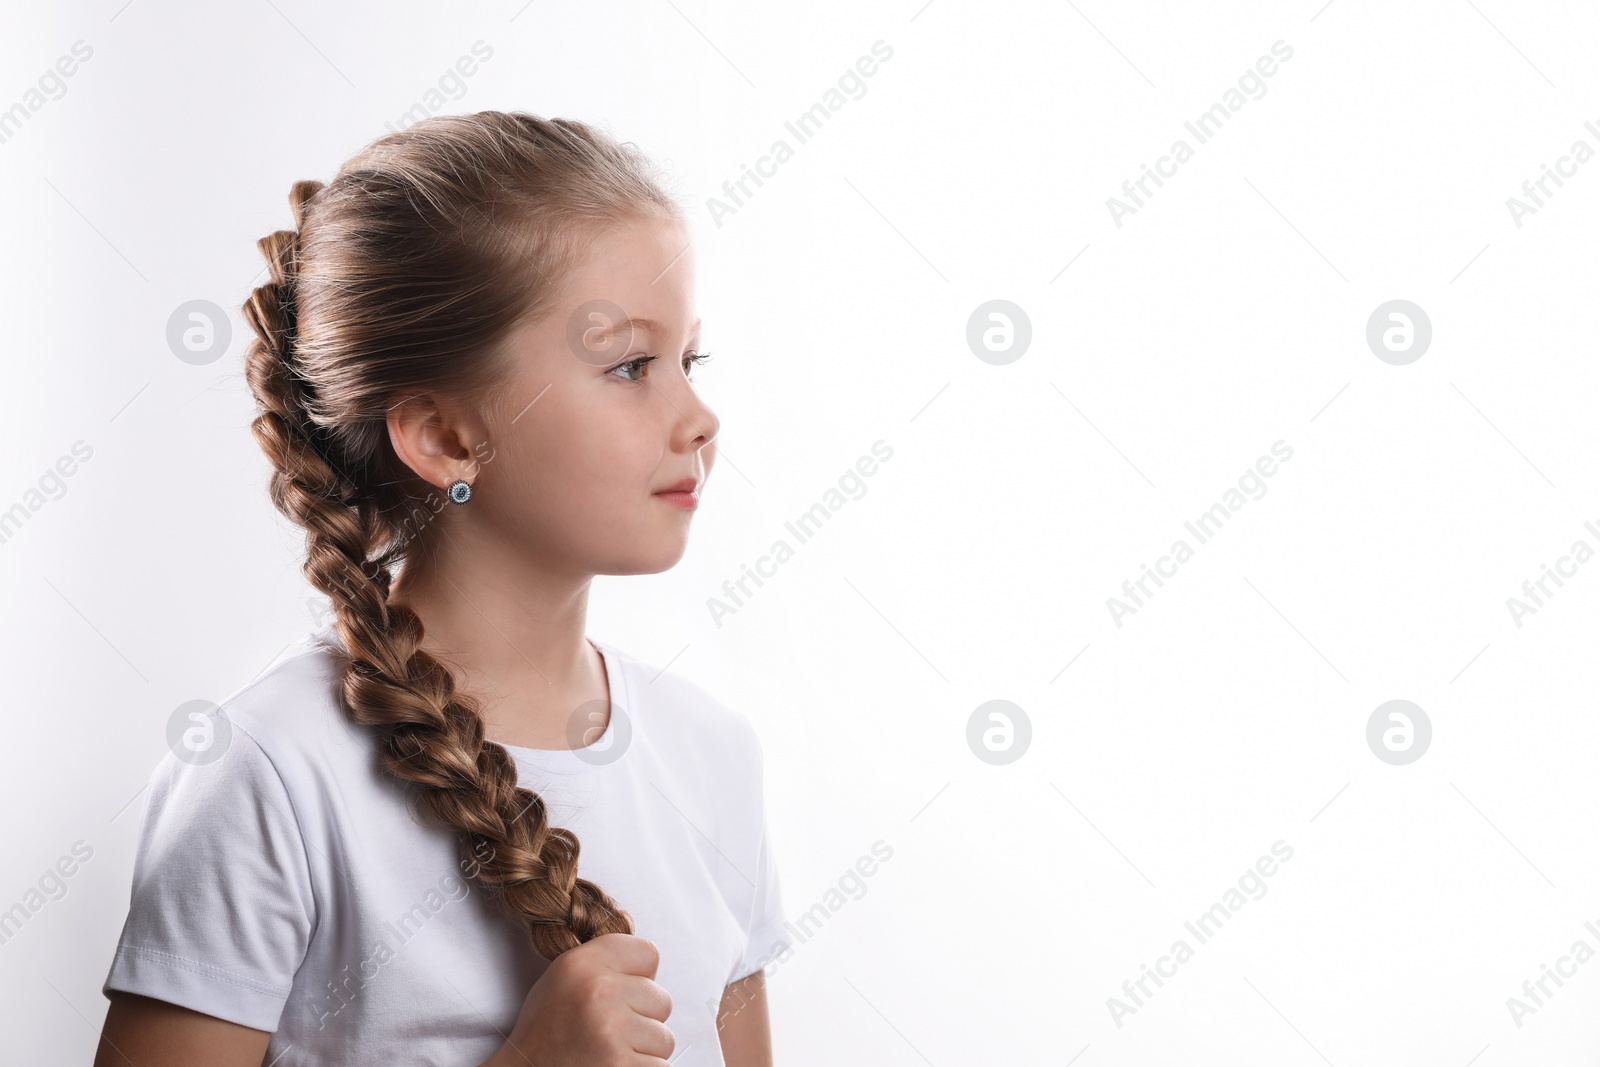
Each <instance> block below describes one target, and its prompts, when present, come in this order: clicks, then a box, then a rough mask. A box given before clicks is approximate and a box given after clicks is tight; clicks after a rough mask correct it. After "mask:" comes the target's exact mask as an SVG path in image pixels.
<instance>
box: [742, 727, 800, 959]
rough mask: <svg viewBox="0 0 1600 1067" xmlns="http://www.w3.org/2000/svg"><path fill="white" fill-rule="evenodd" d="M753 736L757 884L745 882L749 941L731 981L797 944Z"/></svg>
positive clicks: (754, 875)
mask: <svg viewBox="0 0 1600 1067" xmlns="http://www.w3.org/2000/svg"><path fill="white" fill-rule="evenodd" d="M750 737H751V739H752V742H753V744H754V751H755V757H754V764H755V767H754V770H755V774H754V788H753V794H754V795H753V798H752V809H753V815H754V820H755V822H756V824H757V842H756V847H755V850H754V858H753V860H752V863H751V867H752V870H751V877H752V878H753V879H754V885H743V888H744V890H745V893H746V895H747V896H748V898H749V900H748V906H747V908H746V910H745V916H744V930H745V933H746V935H747V941H746V945H745V951H744V956H743V957H742V958H741V959H740V960H739V965H738V966H737V967H736V968H734V971H733V973H732V974H731V975H729V976H728V982H729V983H730V984H731V983H733V982H737V981H738V980H739V979H741V978H746V977H748V976H749V975H751V974H754V973H755V972H756V971H758V970H761V969H763V968H765V967H767V966H769V965H771V964H772V963H773V962H774V961H776V960H777V959H778V958H779V957H780V956H783V955H785V954H786V953H787V952H788V951H789V950H790V949H791V948H792V947H793V945H794V939H793V938H792V937H791V936H790V934H789V931H788V928H787V925H786V921H785V919H784V914H783V892H782V886H781V885H780V884H779V880H778V863H777V857H776V855H775V853H774V850H773V847H772V836H771V833H770V831H769V829H768V826H767V817H766V800H765V796H764V789H765V785H764V778H765V775H764V768H763V764H764V757H763V755H762V750H761V744H760V741H759V740H755V734H754V731H751V734H750Z"/></svg>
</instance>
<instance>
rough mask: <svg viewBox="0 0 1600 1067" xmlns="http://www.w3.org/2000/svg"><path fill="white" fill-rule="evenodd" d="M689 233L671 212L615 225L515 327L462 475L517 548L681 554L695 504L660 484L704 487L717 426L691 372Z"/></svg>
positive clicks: (663, 559) (664, 561)
mask: <svg viewBox="0 0 1600 1067" xmlns="http://www.w3.org/2000/svg"><path fill="white" fill-rule="evenodd" d="M688 246H689V238H688V235H687V233H686V232H685V231H684V229H683V228H682V226H681V225H680V224H677V223H672V222H659V221H652V222H635V223H629V224H626V225H623V226H620V227H617V228H613V229H612V230H610V231H609V232H607V233H606V234H605V235H604V236H603V237H602V238H601V239H600V240H598V242H597V243H596V244H595V245H593V246H592V250H591V254H590V256H589V259H588V261H587V263H585V264H584V265H582V266H581V268H580V269H579V271H578V272H577V274H575V275H574V276H573V277H572V278H571V284H570V286H569V288H568V290H567V293H568V299H567V301H566V303H564V304H563V305H562V306H561V307H559V308H558V309H557V310H556V311H554V312H553V313H551V314H549V315H546V316H545V317H544V318H542V319H540V320H538V321H536V322H531V323H527V324H524V325H523V326H522V327H521V328H520V329H519V330H518V331H517V332H516V333H514V334H513V335H512V336H511V337H510V338H509V339H508V342H507V350H506V355H507V356H508V357H509V359H510V362H511V364H512V370H511V372H510V379H509V381H508V383H507V386H506V393H505V395H504V396H503V397H500V398H499V400H500V404H499V407H500V411H501V412H503V415H502V416H501V417H499V418H498V419H496V421H495V422H493V423H492V424H491V425H490V426H489V427H488V440H487V444H488V446H489V448H488V449H484V448H482V447H481V446H480V448H479V449H478V452H479V455H478V462H479V464H480V467H479V469H478V471H477V476H476V477H472V476H471V475H470V474H469V475H468V480H469V481H471V482H472V484H473V495H472V500H471V502H470V503H469V504H468V507H469V508H474V509H478V511H479V514H478V515H476V516H473V517H474V518H475V519H478V520H480V521H483V522H486V523H488V524H489V525H490V527H491V528H492V529H493V530H494V532H495V534H497V535H499V536H498V537H497V538H496V540H499V539H500V538H501V537H503V538H505V539H506V540H507V541H508V542H509V545H508V547H510V548H512V549H513V550H514V551H515V552H517V553H518V554H520V553H521V552H524V551H530V550H531V551H533V552H536V553H537V554H538V556H539V558H540V559H541V560H546V561H549V562H550V563H551V564H552V565H553V566H554V567H555V568H556V569H558V570H559V569H567V570H570V571H572V572H573V573H582V574H650V573H655V572H658V571H663V570H666V569H668V568H669V567H671V566H672V565H673V564H675V563H677V561H678V560H679V559H680V558H682V556H683V553H684V550H685V548H686V547H687V546H688V539H689V524H690V521H691V520H692V518H693V516H694V508H693V507H692V506H684V504H685V498H684V497H683V496H682V495H681V494H680V495H678V496H675V497H668V496H664V495H662V494H663V492H664V491H666V490H669V489H672V488H675V487H677V486H678V484H679V483H681V482H686V481H692V482H693V483H695V485H696V487H697V491H698V490H701V489H703V488H704V484H705V480H706V477H707V475H709V474H710V473H711V466H712V463H713V462H714V460H715V459H716V446H715V444H714V443H713V442H714V441H715V438H716V436H717V431H718V429H719V426H720V424H719V422H718V420H717V416H716V415H715V414H714V413H713V412H712V411H711V409H710V408H709V407H707V406H706V404H705V403H704V402H703V401H702V400H701V399H700V397H699V396H698V395H696V393H695V387H694V385H693V383H692V381H691V378H690V375H691V373H692V372H693V371H694V368H695V364H696V362H697V360H696V358H695V357H696V356H698V355H699V351H698V346H699V343H700V323H699V321H698V319H697V316H696V315H695V312H694V253H693V250H692V249H690V248H689V247H688ZM480 502H481V503H480ZM447 506H448V505H447ZM463 510H465V509H463ZM463 517H464V516H463Z"/></svg>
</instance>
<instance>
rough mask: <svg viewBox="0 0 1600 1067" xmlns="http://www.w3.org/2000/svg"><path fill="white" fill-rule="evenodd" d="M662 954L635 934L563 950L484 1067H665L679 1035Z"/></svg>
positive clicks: (606, 937)
mask: <svg viewBox="0 0 1600 1067" xmlns="http://www.w3.org/2000/svg"><path fill="white" fill-rule="evenodd" d="M660 961H661V953H660V951H659V950H658V949H657V948H656V946H655V943H654V942H652V941H648V940H646V939H645V938H642V937H637V936H635V935H633V934H602V935H601V936H599V937H597V938H595V939H594V940H592V941H586V942H584V943H583V944H581V945H579V946H578V947H577V948H574V949H569V950H567V951H566V952H563V953H562V954H561V955H559V956H557V957H556V959H555V962H553V963H552V964H550V966H549V968H548V969H547V970H546V971H545V973H544V974H543V975H542V976H540V978H539V980H538V981H537V982H535V983H534V984H533V988H532V989H530V990H528V996H527V999H526V1000H524V1001H523V1002H522V1013H521V1014H520V1015H519V1016H518V1017H517V1025H516V1026H515V1027H513V1028H512V1030H511V1037H510V1038H509V1039H508V1040H507V1041H506V1043H505V1044H504V1045H502V1046H500V1049H499V1050H498V1051H497V1052H496V1053H495V1054H494V1055H493V1056H492V1057H490V1058H489V1060H488V1061H487V1062H486V1063H485V1064H483V1067H668V1064H667V1057H668V1056H670V1055H672V1049H673V1046H674V1045H675V1044H676V1042H675V1041H674V1039H673V1036H672V1031H671V1030H669V1029H668V1028H667V1022H666V1020H667V1016H668V1015H669V1014H670V1013H671V1012H672V996H671V994H669V993H668V992H667V991H666V990H665V989H663V988H662V987H661V986H659V985H657V984H656V982H655V974H656V966H657V965H658V964H659V963H660Z"/></svg>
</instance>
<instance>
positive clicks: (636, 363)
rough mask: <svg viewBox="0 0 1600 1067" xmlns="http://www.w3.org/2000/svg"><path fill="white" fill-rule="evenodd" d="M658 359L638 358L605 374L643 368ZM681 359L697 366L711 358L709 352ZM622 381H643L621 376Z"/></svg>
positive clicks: (691, 379)
mask: <svg viewBox="0 0 1600 1067" xmlns="http://www.w3.org/2000/svg"><path fill="white" fill-rule="evenodd" d="M660 358H661V357H660V356H640V357H639V358H638V359H630V360H628V362H626V363H618V364H617V365H616V366H615V367H612V368H611V369H610V370H609V371H607V372H606V373H608V374H616V372H617V371H619V370H622V369H623V368H624V367H643V366H644V365H645V364H647V363H653V362H655V361H656V360H658V359H660ZM683 358H684V359H685V360H686V361H687V362H689V363H691V364H693V365H695V366H698V365H700V364H701V363H704V362H705V361H706V360H708V359H710V358H711V353H710V352H690V353H689V354H688V355H686V356H684V357H683ZM688 371H689V368H685V371H684V373H685V374H687V373H688ZM622 380H623V381H625V382H640V381H643V379H641V378H629V377H626V376H623V377H622ZM689 380H690V381H693V380H694V379H693V378H690V379H689Z"/></svg>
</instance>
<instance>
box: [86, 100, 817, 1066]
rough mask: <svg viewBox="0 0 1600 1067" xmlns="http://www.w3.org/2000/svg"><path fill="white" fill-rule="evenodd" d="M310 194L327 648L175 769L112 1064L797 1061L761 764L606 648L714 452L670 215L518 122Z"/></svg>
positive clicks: (147, 822)
mask: <svg viewBox="0 0 1600 1067" xmlns="http://www.w3.org/2000/svg"><path fill="white" fill-rule="evenodd" d="M289 200H290V204H291V206H292V207H293V209H294V214H295V219H296V225H297V229H295V230H280V231H278V232H276V233H273V234H271V235H269V236H267V237H265V238H263V239H262V240H261V241H260V242H259V245H260V247H261V249H262V251H263V253H264V254H265V256H266V258H267V261H268V264H269V266H270V268H271V279H270V280H269V281H268V282H267V283H266V284H264V285H262V286H260V287H259V288H257V289H256V290H255V291H254V292H253V293H252V294H251V296H250V299H249V301H248V302H247V303H246V305H245V308H244V314H245V317H246V319H247V320H248V321H249V323H250V325H251V327H252V328H253V329H254V331H255V333H256V335H257V337H256V339H255V340H252V342H251V346H250V349H249V351H248V353H247V357H246V358H247V363H248V376H249V382H250V388H251V390H252V392H253V393H254V395H255V397H256V401H257V403H258V405H259V408H260V414H259V415H258V416H257V417H256V419H255V422H254V423H253V426H252V430H253V432H254V434H255V437H256V440H257V441H258V442H259V443H260V445H261V447H262V448H263V449H264V450H265V452H266V454H267V456H268V458H269V459H270V461H271V463H272V466H273V472H272V477H271V496H272V500H273V503H274V504H275V505H276V506H277V508H278V510H279V511H281V512H282V513H283V514H284V515H285V516H286V517H288V518H289V519H290V520H292V521H293V522H295V523H296V524H298V525H300V526H302V527H304V528H305V531H306V548H307V553H306V562H305V566H304V571H305V574H306V576H307V577H308V578H309V579H310V581H311V582H312V584H314V585H315V586H316V587H317V588H318V589H320V590H321V591H322V592H323V593H324V594H326V595H327V597H328V598H329V600H330V602H331V605H332V608H333V616H332V622H331V623H329V624H328V625H327V626H324V627H323V628H322V629H320V630H317V631H314V632H312V633H310V634H308V635H307V636H306V637H305V638H304V639H303V640H302V642H301V643H300V645H299V646H298V647H297V648H296V649H295V650H294V651H293V653H292V654H291V655H289V656H287V657H286V658H284V659H283V660H282V661H281V662H279V663H277V664H276V665H275V666H273V667H272V668H270V669H269V670H268V671H267V672H266V673H265V674H263V675H262V676H261V677H259V678H258V679H256V680H255V681H254V682H252V683H251V684H249V685H247V686H245V687H244V688H243V689H240V690H239V691H237V692H235V693H234V694H233V695H232V696H230V697H229V698H228V699H227V700H225V701H223V703H222V704H221V706H220V708H219V709H217V710H216V712H215V713H214V714H212V715H209V716H207V715H197V716H194V717H193V719H194V721H193V723H192V724H191V725H190V726H189V728H188V729H186V730H184V731H183V732H182V735H181V737H180V738H177V739H175V741H174V743H173V746H172V753H171V755H169V756H166V757H164V758H163V760H162V762H161V763H160V764H159V765H158V767H157V768H156V770H155V773H154V775H153V776H152V779H151V788H150V793H149V797H148V800H147V803H146V807H145V811H144V817H143V821H142V824H141V830H140V841H139V850H138V854H137V859H136V862H135V867H134V876H133V893H132V906H131V909H130V911H129V914H128V918H127V922H126V925H125V927H124V929H123V933H122V937H121V940H120V942H119V944H118V946H117V951H116V956H115V959H114V961H113V963H112V966H111V972H110V975H109V977H108V978H107V979H106V982H105V986H104V992H105V994H106V996H107V997H109V998H110V1000H111V1009H110V1011H109V1013H108V1015H107V1019H106V1026H105V1031H104V1038H103V1040H102V1042H101V1045H100V1049H99V1053H98V1055H97V1057H96V1060H95V1064H96V1067H111V1065H119V1064H125V1063H133V1064H137V1065H139V1067H179V1065H185V1067H186V1065H202V1064H203V1065H205V1067H231V1065H238V1067H244V1065H246V1064H248V1065H251V1067H257V1065H262V1064H272V1065H273V1067H302V1065H304V1067H310V1065H319V1067H320V1065H329V1064H340V1065H361V1064H372V1065H382V1067H396V1065H401V1064H404V1065H412V1064H429V1065H440V1067H446V1065H448V1067H481V1065H493V1067H524V1065H530V1064H531V1065H537V1067H577V1065H582V1067H599V1065H609V1064H628V1065H634V1067H644V1065H655V1067H660V1065H665V1064H666V1063H667V1062H668V1060H669V1058H670V1059H671V1062H672V1064H673V1065H674V1067H713V1065H719V1064H724V1063H726V1064H728V1065H731V1067H758V1065H768V1064H770V1063H771V1050H770V1040H769V1035H768V1016H767V1006H766V998H765V991H764V984H763V968H764V967H765V966H767V965H768V964H769V963H772V962H774V961H775V960H778V959H780V958H785V957H786V956H787V953H788V952H789V951H790V949H791V946H792V941H791V939H790V937H789V936H788V934H787V933H786V931H785V924H784V921H783V909H782V904H781V900H780V895H779V885H778V878H777V870H776V865H775V862H774V858H773V854H772V851H771V849H770V848H769V845H768V840H767V832H766V822H765V816H764V806H763V790H762V750H761V746H760V743H759V741H758V740H757V737H756V735H755V733H754V731H753V730H752V728H751V726H750V724H749V723H748V721H747V720H746V719H745V717H744V716H743V715H742V714H740V713H737V712H734V711H732V710H730V709H728V708H726V707H724V706H723V705H721V704H720V703H718V702H717V701H716V700H715V699H713V698H712V697H711V696H709V695H708V694H707V693H706V692H705V691H704V690H702V689H700V688H699V687H698V686H696V685H694V684H692V683H690V682H688V681H686V680H684V679H682V678H679V677H677V676H676V675H674V674H671V673H667V672H665V671H661V670H658V669H656V668H655V667H652V666H649V665H646V664H645V663H642V662H640V661H639V660H636V659H634V658H633V657H632V656H630V655H629V654H628V653H627V652H625V651H623V650H622V649H620V648H617V647H615V646H613V645H611V644H609V643H607V642H601V641H595V640H592V639H590V638H588V637H587V636H586V635H585V628H586V621H585V619H586V612H587V605H588V596H589V586H590V582H591V578H592V576H593V575H596V574H649V573H656V572H659V571H663V570H666V569H667V568H669V567H671V566H673V564H675V563H676V562H677V561H678V560H679V559H680V558H681V557H682V556H683V553H684V550H685V547H686V544H687V541H688V536H689V525H690V520H691V517H692V516H693V513H694V509H695V507H696V505H697V503H698V500H699V491H700V488H701V487H702V486H703V484H704V482H705V479H706V476H707V474H709V472H710V469H711V465H712V463H713V461H714V459H715V456H716V448H715V444H714V441H715V438H716V434H717V429H718V422H717V418H716V416H715V415H714V414H713V413H712V412H711V410H710V409H709V408H708V407H707V406H706V405H705V403H704V402H702V401H701V400H700V398H699V397H698V396H697V395H696V393H695V389H694V385H693V382H692V379H691V377H690V371H691V369H692V368H693V367H694V366H695V365H696V364H697V363H699V362H701V361H703V360H704V359H706V358H707V356H706V354H705V353H703V352H701V351H699V350H698V347H697V346H698V344H699V329H700V324H699V323H698V322H697V321H695V317H694V311H693V305H694V269H693V257H692V254H691V251H690V248H689V239H688V230H687V225H686V222H685V219H684V216H683V214H682V212H681V209H680V208H679V207H678V206H677V204H676V202H675V201H674V200H673V199H672V198H671V197H670V196H668V195H667V194H666V193H664V192H663V191H662V190H661V188H660V187H659V186H658V184H657V183H656V181H655V178H654V177H653V175H652V168H651V167H650V165H649V163H648V161H647V160H646V159H645V158H644V157H643V156H642V155H641V154H640V153H639V152H638V151H637V149H634V148H633V147H632V146H630V145H624V144H618V143H617V142H616V141H614V140H613V139H611V138H609V137H607V136H605V135H604V134H602V133H600V132H598V131H597V130H595V129H593V128H591V127H589V126H587V125H585V124H583V123H580V122H576V121H571V120H566V119H554V120H547V119H543V118H539V117H536V116H533V115H529V114H525V113H502V112H493V111H486V112H480V113H478V114H474V115H459V116H440V117H434V118H429V119H425V120H423V121H421V122H419V123H417V124H415V125H413V126H411V127H408V128H407V129H405V130H402V131H400V132H397V133H394V134H390V135H387V136H384V137H382V138H380V139H378V140H377V141H375V142H373V143H372V144H371V145H369V146H368V147H367V148H366V149H364V150H363V151H362V152H361V153H360V154H358V155H357V156H356V157H355V158H354V159H352V160H350V161H349V162H348V163H346V164H345V166H344V167H343V169H341V170H340V172H339V174H338V175H337V176H336V177H335V178H334V179H333V180H332V181H331V182H330V183H328V184H326V185H324V184H322V183H321V182H314V181H303V182H298V183H296V184H295V186H294V188H293V190H292V192H291V193H290V197H289ZM401 564H403V567H401V566H400V565H401ZM680 643H681V642H680ZM580 839H581V841H582V849H581V851H580V848H579V841H580Z"/></svg>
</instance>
